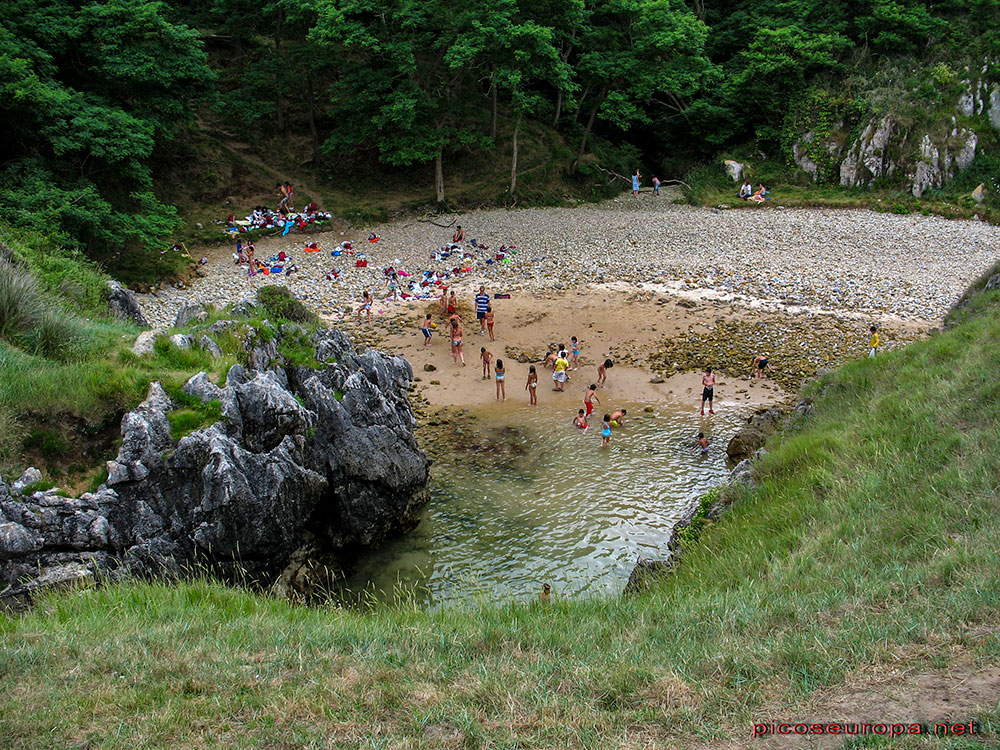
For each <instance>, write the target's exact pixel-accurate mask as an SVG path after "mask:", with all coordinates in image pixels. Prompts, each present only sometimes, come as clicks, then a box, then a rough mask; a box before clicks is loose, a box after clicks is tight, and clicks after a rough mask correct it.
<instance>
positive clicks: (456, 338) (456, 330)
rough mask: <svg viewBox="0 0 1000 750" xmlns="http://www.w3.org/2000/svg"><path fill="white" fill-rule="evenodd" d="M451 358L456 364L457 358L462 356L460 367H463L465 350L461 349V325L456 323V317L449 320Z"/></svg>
mask: <svg viewBox="0 0 1000 750" xmlns="http://www.w3.org/2000/svg"><path fill="white" fill-rule="evenodd" d="M450 338H451V358H452V359H453V360H454V361H455V364H456V365H457V364H458V358H459V357H461V358H462V367H465V352H464V351H463V350H462V326H460V325H459V324H458V320H457V319H456V318H452V321H451V331H450Z"/></svg>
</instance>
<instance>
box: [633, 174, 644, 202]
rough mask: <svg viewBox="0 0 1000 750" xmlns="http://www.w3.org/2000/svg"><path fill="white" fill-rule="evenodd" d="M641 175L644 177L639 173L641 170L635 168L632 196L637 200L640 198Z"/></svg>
mask: <svg viewBox="0 0 1000 750" xmlns="http://www.w3.org/2000/svg"><path fill="white" fill-rule="evenodd" d="M640 177H642V175H641V174H639V170H638V169H637V170H635V174H634V175H632V196H633V197H634V198H635V199H636V200H639V178H640Z"/></svg>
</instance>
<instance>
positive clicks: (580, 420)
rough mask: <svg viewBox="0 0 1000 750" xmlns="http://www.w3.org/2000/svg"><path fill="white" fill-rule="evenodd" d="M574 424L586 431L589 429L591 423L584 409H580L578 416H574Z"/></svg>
mask: <svg viewBox="0 0 1000 750" xmlns="http://www.w3.org/2000/svg"><path fill="white" fill-rule="evenodd" d="M573 424H574V425H575V426H577V427H579V428H580V429H581V430H583V431H584V432H586V431H587V428H588V427H589V426H590V425H588V424H587V415H586V413H584V411H583V409H580V411H578V412H577V413H576V416H575V417H574V418H573Z"/></svg>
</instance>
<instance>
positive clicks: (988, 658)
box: [0, 291, 1000, 748]
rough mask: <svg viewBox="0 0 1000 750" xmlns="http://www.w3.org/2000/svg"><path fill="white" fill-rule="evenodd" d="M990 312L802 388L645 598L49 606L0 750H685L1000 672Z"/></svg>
mask: <svg viewBox="0 0 1000 750" xmlns="http://www.w3.org/2000/svg"><path fill="white" fill-rule="evenodd" d="M998 311H1000V292H997V291H993V292H988V293H985V294H981V295H979V296H976V297H974V298H973V299H971V300H970V301H969V303H968V304H967V305H966V307H965V308H964V310H963V311H962V313H961V315H960V316H959V317H958V318H957V319H956V325H955V326H954V327H953V328H951V329H949V330H947V331H945V332H943V333H941V334H939V335H936V336H934V337H932V338H930V339H929V340H926V341H923V342H920V343H917V344H914V345H912V346H909V347H907V348H906V349H904V350H901V351H898V352H893V353H891V354H886V355H883V356H879V358H878V359H876V360H862V361H858V362H855V363H853V364H850V365H848V366H846V367H844V368H842V369H841V370H839V371H837V372H836V373H833V374H832V375H829V376H827V377H825V378H824V379H823V380H821V381H817V382H815V383H814V384H812V385H811V386H810V394H811V395H812V397H813V398H814V399H815V412H814V414H813V415H812V416H810V417H808V418H807V419H806V420H805V421H803V422H802V423H799V424H798V425H795V426H794V427H793V428H792V429H790V430H789V431H787V432H786V433H785V434H783V435H781V436H779V437H778V438H776V440H775V441H773V443H772V444H771V445H770V446H769V451H770V452H769V453H768V454H767V456H766V457H765V458H764V459H763V460H762V461H761V462H760V466H759V470H760V480H761V481H760V484H759V486H758V487H757V488H755V489H752V490H748V491H746V492H745V493H744V495H743V496H742V497H740V499H739V501H738V502H737V503H736V504H735V505H734V506H733V509H732V510H731V512H730V513H728V514H727V515H725V516H724V517H722V518H721V519H720V520H719V521H718V522H717V523H715V524H711V525H708V526H707V527H705V528H704V529H703V530H702V531H701V533H700V534H699V535H698V537H697V540H694V541H691V542H689V543H688V545H687V548H686V550H685V551H684V554H683V562H682V564H681V566H680V568H679V569H678V571H677V572H676V574H674V575H673V576H670V577H669V578H668V579H666V580H665V581H663V582H662V584H660V585H659V586H658V587H657V588H655V589H654V590H652V591H650V592H649V593H646V594H643V595H641V596H637V597H633V598H627V599H621V600H607V601H562V600H558V599H556V600H555V601H553V602H552V604H550V605H545V604H542V603H540V602H539V603H534V604H530V605H505V604H502V603H489V602H484V603H483V604H482V606H481V607H478V608H462V609H448V610H444V611H429V612H424V611H419V610H416V609H414V608H412V607H408V606H403V605H401V606H398V607H395V608H386V609H379V610H376V611H373V612H353V611H345V610H341V609H337V608H332V607H331V608H315V609H307V608H304V607H299V606H294V605H292V604H289V603H286V602H284V601H279V600H276V599H273V598H269V597H267V596H261V595H255V594H251V593H247V592H244V591H239V590H232V589H228V588H225V587H223V586H221V585H218V584H214V583H210V582H204V581H195V582H191V583H184V584H180V585H172V584H166V583H135V584H119V585H115V586H109V587H106V588H101V589H91V590H80V591H73V592H68V593H63V594H60V595H55V596H52V597H51V598H49V599H47V600H46V601H44V602H42V603H40V604H39V606H37V607H36V608H35V609H34V610H33V611H31V612H30V613H29V614H27V615H24V616H19V617H6V618H4V617H0V642H2V644H3V647H2V649H0V678H2V684H3V685H4V690H2V691H0V746H11V747H21V748H54V747H59V748H63V747H88V748H161V747H185V748H215V747H219V748H222V747H225V748H291V747H296V748H299V747H338V748H339V747H370V748H382V747H386V748H388V747H432V746H441V745H450V746H463V747H470V748H479V747H483V748H486V747H490V748H515V747H516V748H549V747H573V748H609V747H615V748H622V747H626V748H627V747H635V748H640V747H654V746H655V747H659V746H676V747H685V746H690V745H691V744H692V742H693V741H695V740H697V739H716V738H723V737H732V736H734V733H735V734H738V735H740V736H745V734H746V732H747V729H748V726H749V722H750V721H751V720H752V719H753V717H755V716H761V715H770V716H773V715H775V709H776V708H778V709H780V708H787V707H789V706H794V705H795V704H796V703H799V702H802V701H805V700H808V699H809V698H810V697H811V696H813V697H814V696H815V695H816V692H815V691H817V690H821V689H823V688H825V687H827V686H837V685H841V684H842V683H844V681H845V680H846V679H847V678H848V677H849V676H856V675H858V674H859V673H870V672H871V671H872V670H875V671H879V670H886V671H888V670H891V669H900V668H927V667H942V666H945V665H948V664H950V663H953V660H956V659H961V660H962V661H963V662H964V663H967V664H968V663H971V664H973V665H988V664H992V665H995V664H997V663H1000V630H998V628H997V622H998V620H1000V576H998V574H997V569H998V564H997V561H998V559H1000V557H998V553H1000V497H998V491H997V487H998V484H1000V452H998V451H997V449H996V446H997V445H998V444H1000V398H998V396H1000V384H998V382H997V377H996V374H997V373H998V372H1000V351H998V349H997V347H996V342H997V341H998V340H1000V315H998ZM958 718H960V719H961V720H963V721H967V720H969V719H972V718H976V719H977V720H979V721H980V722H981V723H982V733H981V734H980V735H979V736H978V737H976V738H971V739H970V738H954V739H952V740H941V741H939V743H938V744H936V745H935V746H941V747H953V748H973V747H986V746H993V745H995V743H996V739H997V732H998V729H1000V712H998V706H987V707H985V708H984V709H983V711H982V712H981V713H980V714H979V715H978V716H976V717H972V716H963V717H958ZM894 742H896V743H898V742H899V740H896V741H894ZM863 746H865V747H871V746H890V744H889V743H888V741H886V743H885V744H882V743H879V742H875V743H874V744H873V743H872V742H865V743H863ZM891 746H892V747H897V746H899V747H902V745H899V744H892V745H891ZM909 746H913V745H909ZM920 746H926V745H925V744H922V745H920ZM854 747H858V745H854Z"/></svg>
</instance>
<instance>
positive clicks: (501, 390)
mask: <svg viewBox="0 0 1000 750" xmlns="http://www.w3.org/2000/svg"><path fill="white" fill-rule="evenodd" d="M494 371H495V372H496V374H497V401H506V400H507V385H506V384H505V383H504V381H503V376H504V375H506V371H505V370H504V369H503V360H502V359H498V360H497V363H496V365H494ZM501 396H502V398H501Z"/></svg>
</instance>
